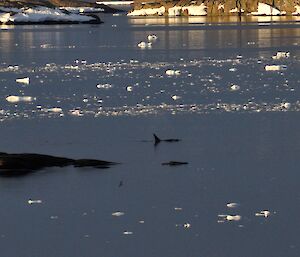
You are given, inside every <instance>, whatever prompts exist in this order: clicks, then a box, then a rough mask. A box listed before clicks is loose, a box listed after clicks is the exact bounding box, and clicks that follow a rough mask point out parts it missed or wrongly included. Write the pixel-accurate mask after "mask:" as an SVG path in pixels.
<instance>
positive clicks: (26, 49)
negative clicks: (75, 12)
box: [0, 16, 300, 257]
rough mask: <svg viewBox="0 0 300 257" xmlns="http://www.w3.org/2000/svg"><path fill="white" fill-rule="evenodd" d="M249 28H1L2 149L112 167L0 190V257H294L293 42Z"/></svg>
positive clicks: (19, 181)
mask: <svg viewBox="0 0 300 257" xmlns="http://www.w3.org/2000/svg"><path fill="white" fill-rule="evenodd" d="M261 19H262V18H261ZM263 19H264V21H261V20H252V22H251V23H250V24H248V25H246V24H245V23H242V24H239V23H237V24H234V23H235V22H236V20H233V21H227V20H223V21H222V20H221V21H218V23H216V22H215V21H213V22H212V21H210V20H207V19H206V20H203V18H199V20H197V21H196V22H192V23H187V19H186V18H182V19H181V18H180V19H179V18H176V19H161V18H157V19H153V18H151V19H145V18H127V17H125V16H104V20H105V21H106V22H105V23H104V24H102V25H97V26H94V25H93V26H90V25H84V26H83V25H78V26H22V27H0V29H1V30H0V57H1V58H0V86H1V87H0V92H1V94H0V96H1V98H0V104H1V105H0V109H1V111H0V118H1V120H2V122H1V123H0V124H1V127H0V132H1V151H4V152H8V153H24V152H31V153H40V154H49V155H55V156H63V157H66V158H72V159H82V158H90V159H101V160H109V161H115V162H118V163H121V164H120V165H117V166H113V167H111V168H110V169H108V170H106V169H105V170H98V169H94V168H76V169H75V168H73V167H66V168H49V169H45V170H43V171H39V172H35V173H33V174H31V175H28V176H25V177H21V178H20V177H19V178H0V195H1V198H0V199H1V202H2V208H1V209H2V211H0V227H1V230H0V247H1V252H2V253H3V256H5V257H15V256H22V257H32V256H53V257H54V256H55V257H56V256H61V257H65V256H72V257H83V256H89V257H94V256H107V257H115V256H124V257H139V256H145V257H157V256H164V257H193V256H204V257H213V256H216V257H223V256H230V257H240V256H243V257H253V256H257V257H265V256H274V257H281V256H289V257H290V256H292V257H294V256H295V257H297V256H299V246H300V245H299V237H298V235H299V226H298V219H299V212H300V208H299V207H298V206H299V200H300V193H299V190H298V184H299V183H298V181H299V174H298V167H299V164H300V161H299V158H298V155H299V151H300V143H299V142H300V140H299V139H300V138H299V133H298V131H299V129H300V123H299V121H298V120H299V119H298V118H299V117H298V116H299V110H300V102H299V92H298V91H299V89H298V84H299V76H298V70H299V64H300V63H299V57H298V55H299V50H300V49H299V45H298V44H299V42H298V41H299V36H300V34H299V29H298V23H291V22H290V21H288V22H281V23H276V24H272V23H273V22H274V21H270V20H268V19H269V18H268V19H267V18H266V17H264V18H263ZM190 20H193V19H188V21H189V22H190ZM195 20H196V18H195V19H194V21H195ZM260 22H264V24H262V25H260ZM203 23H207V24H206V26H204V25H203ZM145 24H146V25H145ZM164 25H166V26H164ZM150 34H155V35H157V37H158V39H157V40H156V41H154V42H153V43H152V47H151V48H146V49H140V48H139V47H138V46H137V44H138V43H139V42H141V41H145V42H147V36H148V35H150ZM279 51H285V52H290V56H289V57H287V58H282V59H276V58H275V59H274V58H272V56H275V55H276V53H277V52H279ZM267 65H285V66H286V69H283V70H280V71H266V70H265V67H266V66H267ZM167 70H173V71H180V72H179V73H178V74H177V75H168V74H167V73H166V71H167ZM169 74H170V73H169ZM25 77H28V78H29V79H30V83H29V84H22V83H17V82H16V79H18V78H25ZM8 96H30V97H31V98H30V101H23V102H22V101H19V102H9V101H7V97H8ZM19 100H20V99H19ZM153 133H156V134H157V135H158V136H159V137H161V138H162V139H181V140H180V141H177V142H168V141H165V142H160V143H159V144H157V145H156V146H155V140H154V138H153V136H152V134H153ZM170 161H178V162H188V164H187V165H182V166H166V165H162V163H167V162H170ZM30 200H31V201H33V202H30V203H31V204H29V203H28V201H30ZM39 200H40V201H39ZM35 201H37V202H35ZM228 203H237V205H229V206H234V208H232V207H227V206H226V205H227V204H228ZM261 211H268V212H269V213H268V214H266V215H265V216H266V217H265V216H264V214H265V213H267V212H264V214H262V213H261ZM218 215H219V216H218ZM224 215H225V216H224ZM231 217H234V218H231ZM231 219H234V220H231Z"/></svg>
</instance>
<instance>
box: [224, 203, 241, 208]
mask: <svg viewBox="0 0 300 257" xmlns="http://www.w3.org/2000/svg"><path fill="white" fill-rule="evenodd" d="M226 206H227V207H228V208H237V207H239V204H238V203H227V204H226Z"/></svg>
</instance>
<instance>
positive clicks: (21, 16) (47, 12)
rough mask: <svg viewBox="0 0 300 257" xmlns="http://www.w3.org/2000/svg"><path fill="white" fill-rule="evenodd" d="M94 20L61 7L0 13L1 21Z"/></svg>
mask: <svg viewBox="0 0 300 257" xmlns="http://www.w3.org/2000/svg"><path fill="white" fill-rule="evenodd" d="M92 20H94V18H93V17H89V16H84V15H79V14H66V13H64V12H63V11H61V10H59V9H52V8H47V7H37V8H28V9H20V12H18V13H16V14H10V13H4V14H0V22H1V23H8V22H49V21H57V22H87V21H92Z"/></svg>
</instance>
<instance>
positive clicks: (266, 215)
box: [255, 210, 271, 218]
mask: <svg viewBox="0 0 300 257" xmlns="http://www.w3.org/2000/svg"><path fill="white" fill-rule="evenodd" d="M270 214H271V212H270V211H268V210H264V211H260V212H257V213H255V216H258V217H265V218H267V217H269V216H270Z"/></svg>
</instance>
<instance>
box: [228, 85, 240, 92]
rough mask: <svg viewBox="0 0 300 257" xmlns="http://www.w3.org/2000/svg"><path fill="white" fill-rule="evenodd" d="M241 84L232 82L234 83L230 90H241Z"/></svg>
mask: <svg viewBox="0 0 300 257" xmlns="http://www.w3.org/2000/svg"><path fill="white" fill-rule="evenodd" d="M240 88H241V87H240V86H239V85H234V84H232V85H230V91H238V90H240Z"/></svg>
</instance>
